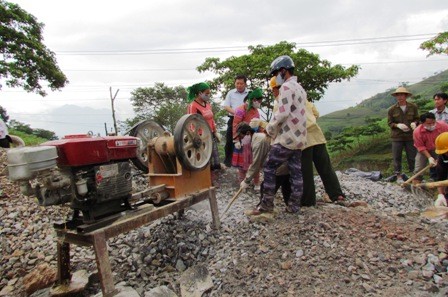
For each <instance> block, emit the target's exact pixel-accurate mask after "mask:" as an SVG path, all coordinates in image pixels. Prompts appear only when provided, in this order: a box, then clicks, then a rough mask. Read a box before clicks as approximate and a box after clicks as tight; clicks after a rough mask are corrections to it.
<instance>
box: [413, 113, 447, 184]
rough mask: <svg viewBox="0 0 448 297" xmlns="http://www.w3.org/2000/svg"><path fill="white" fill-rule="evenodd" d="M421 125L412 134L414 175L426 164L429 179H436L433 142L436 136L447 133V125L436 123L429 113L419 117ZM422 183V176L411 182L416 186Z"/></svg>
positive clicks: (433, 115)
mask: <svg viewBox="0 0 448 297" xmlns="http://www.w3.org/2000/svg"><path fill="white" fill-rule="evenodd" d="M420 122H421V125H419V126H418V127H417V128H415V130H414V132H413V136H414V146H415V148H416V149H417V155H416V156H415V169H414V174H416V173H417V172H419V171H420V170H422V169H423V168H424V167H425V166H426V164H428V162H429V164H431V167H432V168H431V169H430V177H431V179H433V180H436V179H437V173H436V170H435V168H434V167H435V166H436V165H437V161H436V160H437V154H436V151H435V150H436V145H435V141H436V138H437V136H439V135H440V134H442V133H443V132H448V124H447V123H445V122H444V121H436V116H435V114H433V113H431V112H427V113H424V114H422V115H421V116H420ZM421 181H422V176H421V175H420V176H418V177H416V178H415V179H414V180H413V181H412V182H413V183H414V184H418V183H420V182H421Z"/></svg>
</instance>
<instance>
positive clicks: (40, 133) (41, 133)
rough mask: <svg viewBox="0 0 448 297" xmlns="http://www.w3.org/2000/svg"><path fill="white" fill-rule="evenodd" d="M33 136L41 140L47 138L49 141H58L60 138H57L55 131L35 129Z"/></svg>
mask: <svg viewBox="0 0 448 297" xmlns="http://www.w3.org/2000/svg"><path fill="white" fill-rule="evenodd" d="M33 135H35V136H37V137H40V138H45V139H48V140H57V139H58V137H57V136H56V133H54V132H53V131H49V130H45V129H33Z"/></svg>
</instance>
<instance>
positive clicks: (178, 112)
mask: <svg viewBox="0 0 448 297" xmlns="http://www.w3.org/2000/svg"><path fill="white" fill-rule="evenodd" d="M186 110H187V104H186V103H185V102H181V103H174V104H166V105H163V106H162V107H161V108H159V109H158V110H157V112H156V114H155V115H154V117H153V120H154V121H155V122H157V123H159V124H160V125H162V126H164V127H165V128H166V129H168V131H171V132H174V127H176V123H177V121H179V119H180V118H181V117H182V116H183V115H184V114H185V113H186Z"/></svg>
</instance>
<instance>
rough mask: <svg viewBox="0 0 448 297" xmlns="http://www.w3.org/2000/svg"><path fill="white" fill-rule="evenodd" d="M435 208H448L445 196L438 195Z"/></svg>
mask: <svg viewBox="0 0 448 297" xmlns="http://www.w3.org/2000/svg"><path fill="white" fill-rule="evenodd" d="M434 206H447V204H446V199H445V195H443V194H439V195H437V199H436V202H434Z"/></svg>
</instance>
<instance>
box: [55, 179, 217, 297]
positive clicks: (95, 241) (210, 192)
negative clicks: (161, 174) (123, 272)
mask: <svg viewBox="0 0 448 297" xmlns="http://www.w3.org/2000/svg"><path fill="white" fill-rule="evenodd" d="M206 199H208V200H209V202H210V209H211V213H212V221H213V222H212V223H213V228H214V229H219V228H220V221H219V213H218V204H217V201H216V195H215V188H214V187H209V188H205V189H203V190H200V191H197V192H196V193H193V194H190V195H186V196H184V197H182V198H176V199H173V200H169V199H168V200H167V202H170V203H168V204H166V205H164V206H161V207H148V206H152V205H148V204H144V205H141V206H140V207H138V208H136V209H134V210H130V211H127V212H126V213H125V214H124V215H121V216H117V217H116V219H115V220H114V221H112V222H111V220H110V219H109V221H108V224H107V226H104V227H99V228H98V229H95V230H92V231H89V232H86V233H80V232H79V231H76V230H73V229H56V236H57V258H58V259H57V260H58V271H57V277H58V284H59V285H63V284H67V283H69V282H70V279H71V273H70V244H76V245H81V246H93V249H94V251H95V258H96V265H97V268H98V274H99V279H100V284H101V291H102V293H103V296H107V297H109V296H114V295H116V294H117V293H118V290H117V289H116V288H115V286H114V281H113V277H112V270H111V266H110V261H109V253H108V250H107V240H108V239H109V238H111V237H114V236H117V235H119V234H121V233H125V232H128V231H131V230H134V229H136V228H138V227H140V226H143V225H145V224H147V223H149V222H151V221H154V220H157V219H160V218H163V217H165V216H167V215H169V214H172V213H174V212H178V211H181V210H183V209H185V208H187V207H190V206H192V205H194V204H196V203H199V202H201V201H204V200H206ZM98 226H101V224H99V225H98Z"/></svg>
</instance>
